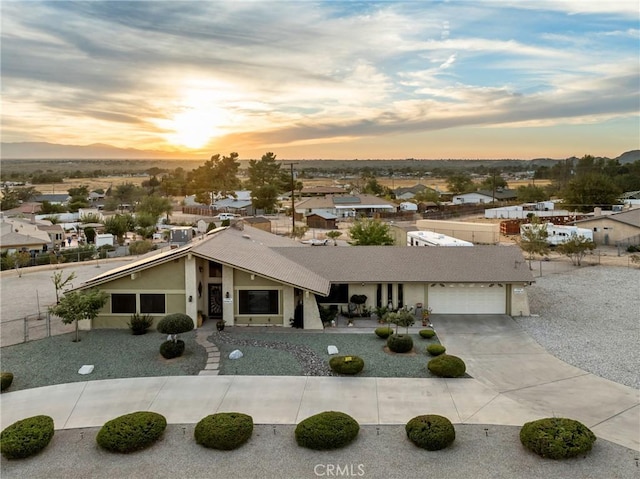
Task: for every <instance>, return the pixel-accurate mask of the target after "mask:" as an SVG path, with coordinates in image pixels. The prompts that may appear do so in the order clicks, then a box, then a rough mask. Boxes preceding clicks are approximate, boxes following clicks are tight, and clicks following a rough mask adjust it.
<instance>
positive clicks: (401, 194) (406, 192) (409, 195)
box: [393, 184, 439, 200]
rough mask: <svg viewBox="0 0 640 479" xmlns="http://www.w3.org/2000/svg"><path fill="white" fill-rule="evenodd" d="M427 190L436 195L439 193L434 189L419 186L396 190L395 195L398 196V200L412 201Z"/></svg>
mask: <svg viewBox="0 0 640 479" xmlns="http://www.w3.org/2000/svg"><path fill="white" fill-rule="evenodd" d="M425 190H431V191H433V192H434V193H438V191H437V190H434V189H433V188H429V187H428V186H425V185H419V184H418V185H414V186H410V187H401V188H396V189H395V190H393V194H394V195H395V196H396V199H397V200H412V199H413V198H415V196H416V195H417V194H418V193H421V192H423V191H425ZM438 194H439V193H438Z"/></svg>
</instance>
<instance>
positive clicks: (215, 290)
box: [209, 284, 222, 319]
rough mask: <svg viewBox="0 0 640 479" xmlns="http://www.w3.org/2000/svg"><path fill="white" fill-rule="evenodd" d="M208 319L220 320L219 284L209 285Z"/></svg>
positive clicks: (220, 291) (220, 287) (220, 290)
mask: <svg viewBox="0 0 640 479" xmlns="http://www.w3.org/2000/svg"><path fill="white" fill-rule="evenodd" d="M209 318H212V319H222V285H221V284H209Z"/></svg>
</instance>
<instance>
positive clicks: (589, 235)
mask: <svg viewBox="0 0 640 479" xmlns="http://www.w3.org/2000/svg"><path fill="white" fill-rule="evenodd" d="M545 226H546V230H547V243H549V244H550V245H552V246H556V245H559V244H561V243H564V242H565V241H568V240H569V239H570V238H571V236H573V235H575V236H583V237H585V238H586V239H588V240H591V241H593V231H591V230H590V229H587V228H578V227H577V226H571V225H554V224H553V223H547V224H546V225H545ZM529 228H531V224H530V223H527V224H523V225H520V234H522V232H523V231H526V230H527V229H529Z"/></svg>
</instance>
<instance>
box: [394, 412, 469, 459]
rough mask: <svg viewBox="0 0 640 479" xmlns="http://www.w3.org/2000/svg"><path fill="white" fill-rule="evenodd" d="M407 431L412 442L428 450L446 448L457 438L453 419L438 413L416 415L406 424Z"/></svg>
mask: <svg viewBox="0 0 640 479" xmlns="http://www.w3.org/2000/svg"><path fill="white" fill-rule="evenodd" d="M405 431H406V432H407V437H408V438H409V439H410V440H411V442H413V443H414V444H415V445H416V446H418V447H421V448H423V449H427V450H428V451H438V450H440V449H444V448H445V447H447V446H448V445H449V444H451V443H452V442H453V441H454V439H455V438H456V430H455V428H454V427H453V424H451V421H449V419H447V418H446V417H444V416H438V415H437V414H427V415H424V416H416V417H414V418H413V419H411V420H410V421H409V422H408V423H407V425H406V426H405Z"/></svg>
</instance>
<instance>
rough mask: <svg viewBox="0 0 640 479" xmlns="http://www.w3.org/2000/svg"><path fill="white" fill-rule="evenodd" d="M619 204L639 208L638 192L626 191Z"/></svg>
mask: <svg viewBox="0 0 640 479" xmlns="http://www.w3.org/2000/svg"><path fill="white" fill-rule="evenodd" d="M620 202H621V203H623V204H625V205H631V206H634V207H637V206H640V190H638V191H627V192H626V193H623V194H622V196H620Z"/></svg>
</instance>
